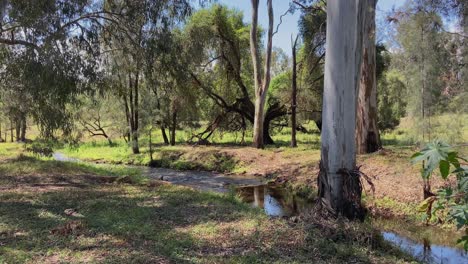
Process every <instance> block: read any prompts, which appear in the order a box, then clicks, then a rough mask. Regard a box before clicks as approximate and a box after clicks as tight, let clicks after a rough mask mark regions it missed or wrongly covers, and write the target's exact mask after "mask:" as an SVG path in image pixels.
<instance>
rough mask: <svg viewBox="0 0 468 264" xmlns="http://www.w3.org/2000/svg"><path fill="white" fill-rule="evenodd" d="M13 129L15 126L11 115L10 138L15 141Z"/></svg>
mask: <svg viewBox="0 0 468 264" xmlns="http://www.w3.org/2000/svg"><path fill="white" fill-rule="evenodd" d="M13 130H14V127H13V119H12V118H11V117H10V140H11V142H14V141H15V140H14V138H13Z"/></svg>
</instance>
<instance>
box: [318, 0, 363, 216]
mask: <svg viewBox="0 0 468 264" xmlns="http://www.w3.org/2000/svg"><path fill="white" fill-rule="evenodd" d="M366 3H367V2H366V0H347V1H342V0H329V1H327V36H326V39H327V43H326V51H327V52H326V55H325V87H324V94H323V111H322V118H323V120H322V122H323V123H322V137H321V142H322V147H321V164H320V173H319V178H318V189H319V197H321V200H322V202H323V204H324V205H325V206H326V207H327V208H328V209H329V210H330V211H332V212H334V213H336V214H342V215H344V216H346V217H348V218H361V217H362V216H363V215H364V213H363V210H362V206H361V190H360V184H357V182H356V175H355V174H354V173H353V171H355V169H356V145H355V129H356V105H357V94H358V89H359V75H360V66H361V65H360V64H361V59H362V39H363V12H364V10H365V5H366ZM357 180H359V176H357Z"/></svg>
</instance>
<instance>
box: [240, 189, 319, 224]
mask: <svg viewBox="0 0 468 264" xmlns="http://www.w3.org/2000/svg"><path fill="white" fill-rule="evenodd" d="M236 190H237V194H238V195H239V197H240V198H241V199H242V200H243V201H244V202H246V203H249V204H251V205H252V206H254V207H260V208H263V209H264V210H265V213H266V214H267V215H269V216H280V217H283V216H293V215H297V214H299V213H301V212H303V211H305V210H306V209H309V208H312V206H313V203H312V201H311V200H307V199H305V198H302V197H299V196H297V195H294V194H293V193H291V192H290V191H289V190H287V189H285V188H282V187H280V186H275V185H266V184H262V185H254V186H244V187H242V186H241V187H237V188H236Z"/></svg>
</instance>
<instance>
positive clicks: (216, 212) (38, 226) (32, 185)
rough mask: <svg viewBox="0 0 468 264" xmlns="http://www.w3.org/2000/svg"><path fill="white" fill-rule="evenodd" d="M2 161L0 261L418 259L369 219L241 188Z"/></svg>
mask: <svg viewBox="0 0 468 264" xmlns="http://www.w3.org/2000/svg"><path fill="white" fill-rule="evenodd" d="M1 147H2V145H0V148H1ZM0 160H1V161H0V182H1V189H0V245H1V247H0V263H38V262H39V263H40V262H42V263H59V262H66V263H82V262H92V263H96V262H97V263H129V262H132V263H305V262H313V263H342V262H345V261H346V262H359V263H404V262H405V260H407V261H409V260H410V259H408V258H407V257H406V256H405V255H402V254H401V253H400V252H399V251H397V250H394V249H393V248H392V247H390V246H388V245H387V244H386V243H384V242H383V241H382V239H381V237H380V236H379V235H378V233H376V231H374V230H373V229H371V228H370V226H369V225H368V224H358V223H348V222H345V221H337V222H335V221H332V222H330V221H328V222H327V221H326V220H323V221H319V219H315V218H311V219H309V220H307V219H304V220H305V221H299V222H296V221H292V220H289V219H269V218H268V217H267V216H265V215H264V213H263V212H262V211H261V210H258V209H254V208H251V207H250V206H248V205H246V204H244V203H241V202H240V201H239V200H238V199H237V198H236V197H235V196H230V195H221V194H216V193H208V192H199V191H195V190H192V189H189V188H184V187H177V186H171V185H164V184H152V185H149V184H144V183H142V182H135V183H133V184H129V183H125V182H124V181H123V182H119V181H108V180H104V181H103V180H100V179H102V178H104V179H107V178H109V177H111V178H119V177H123V176H125V175H127V174H128V173H132V172H131V171H124V170H118V169H117V168H112V167H102V166H101V167H96V166H90V165H83V164H79V163H58V162H55V161H52V160H47V159H38V158H34V157H29V156H21V157H16V158H15V157H8V158H5V157H1V158H0ZM133 173H136V172H133ZM314 219H315V220H314Z"/></svg>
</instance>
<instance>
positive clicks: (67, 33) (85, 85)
mask: <svg viewBox="0 0 468 264" xmlns="http://www.w3.org/2000/svg"><path fill="white" fill-rule="evenodd" d="M0 6H1V7H2V10H1V11H2V12H1V20H0V45H1V47H2V49H3V50H4V51H5V53H7V54H8V55H7V57H4V58H2V60H3V62H4V64H3V65H4V69H3V71H2V74H3V75H4V76H3V77H4V78H2V80H3V81H4V82H15V83H16V84H17V85H18V86H19V87H21V89H20V90H16V91H13V92H16V93H18V96H19V93H21V96H24V97H26V98H28V99H30V100H24V102H28V101H31V102H33V103H31V109H30V113H31V115H32V117H34V119H35V121H36V122H37V123H38V125H39V128H40V130H41V134H42V135H43V136H47V137H52V136H53V135H54V131H56V130H57V129H60V128H61V129H63V130H64V131H65V132H68V131H69V129H70V127H71V126H70V125H71V120H70V112H69V111H68V109H69V105H70V104H73V103H74V102H75V99H76V95H77V94H79V93H83V92H86V91H89V90H90V87H91V86H90V84H91V83H92V82H94V81H95V80H96V79H97V75H98V73H99V70H98V67H97V64H96V53H95V52H96V50H98V41H97V39H98V35H99V26H98V25H99V24H100V20H102V19H110V20H111V19H112V16H114V15H113V14H108V15H106V17H104V11H103V10H102V8H103V6H102V2H100V1H97V2H93V3H92V4H91V3H90V2H88V1H82V0H72V1H60V0H41V1H20V0H6V1H5V0H4V1H2V3H0ZM4 87H10V86H8V85H4ZM18 103H19V104H20V105H18V108H25V107H24V103H23V102H18ZM20 106H21V107H20ZM21 119H23V121H24V118H21ZM22 123H23V124H24V122H22ZM20 127H24V126H22V125H20ZM20 130H24V129H22V128H20ZM23 134H24V133H23Z"/></svg>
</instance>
